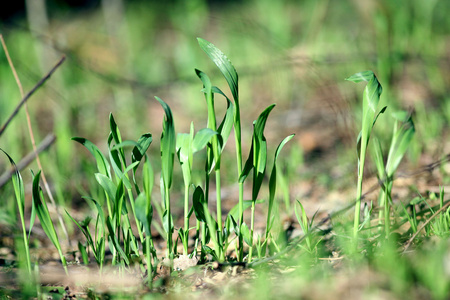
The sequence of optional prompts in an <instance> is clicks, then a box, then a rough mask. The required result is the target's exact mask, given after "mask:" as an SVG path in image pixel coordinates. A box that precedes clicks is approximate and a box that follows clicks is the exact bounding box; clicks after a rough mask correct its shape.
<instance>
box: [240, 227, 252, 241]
mask: <svg viewBox="0 0 450 300" xmlns="http://www.w3.org/2000/svg"><path fill="white" fill-rule="evenodd" d="M241 234H242V237H243V238H244V241H245V243H247V245H249V246H250V247H252V237H251V233H250V229H248V226H247V224H245V222H243V223H242V224H241Z"/></svg>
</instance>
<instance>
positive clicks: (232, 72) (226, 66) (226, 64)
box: [197, 38, 239, 101]
mask: <svg viewBox="0 0 450 300" xmlns="http://www.w3.org/2000/svg"><path fill="white" fill-rule="evenodd" d="M197 41H198V44H199V45H200V48H202V50H203V51H205V53H206V54H207V55H208V56H209V58H210V59H211V60H212V61H213V62H214V63H215V64H216V66H217V67H218V68H219V70H220V72H222V74H223V76H224V77H225V79H226V81H227V82H228V86H229V87H230V89H231V93H232V94H233V98H234V99H235V101H236V100H237V99H239V96H238V95H239V91H238V74H237V72H236V69H235V68H234V66H233V65H232V64H231V61H230V60H229V59H228V57H227V56H226V55H225V54H223V52H222V51H220V50H219V49H218V48H217V47H216V46H214V45H213V44H212V43H210V42H208V41H207V40H204V39H202V38H197Z"/></svg>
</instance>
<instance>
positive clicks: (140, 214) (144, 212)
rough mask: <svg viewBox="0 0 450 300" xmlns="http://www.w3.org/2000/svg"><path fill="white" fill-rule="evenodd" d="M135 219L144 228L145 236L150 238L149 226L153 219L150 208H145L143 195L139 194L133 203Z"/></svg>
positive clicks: (144, 196) (145, 200)
mask: <svg viewBox="0 0 450 300" xmlns="http://www.w3.org/2000/svg"><path fill="white" fill-rule="evenodd" d="M135 207H136V217H137V219H138V220H139V221H140V222H141V223H142V225H143V226H144V230H145V234H146V235H147V237H151V236H152V235H151V230H150V227H151V224H152V218H153V208H152V206H147V199H146V195H145V194H144V193H141V194H139V196H138V197H137V198H136V202H135Z"/></svg>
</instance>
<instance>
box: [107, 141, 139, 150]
mask: <svg viewBox="0 0 450 300" xmlns="http://www.w3.org/2000/svg"><path fill="white" fill-rule="evenodd" d="M137 144H138V143H137V142H135V141H123V142H121V143H120V144H115V145H114V146H113V147H112V148H111V150H119V149H123V148H125V147H131V146H133V147H135V146H137Z"/></svg>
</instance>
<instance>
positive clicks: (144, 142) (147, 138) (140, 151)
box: [131, 133, 153, 162]
mask: <svg viewBox="0 0 450 300" xmlns="http://www.w3.org/2000/svg"><path fill="white" fill-rule="evenodd" d="M152 141H153V137H152V134H151V133H146V134H143V135H141V137H140V138H139V139H138V141H137V145H136V146H135V147H134V148H133V151H132V152H131V153H132V154H133V156H132V161H133V162H135V161H141V160H142V158H143V157H144V155H145V153H146V152H147V150H148V148H149V147H150V144H151V143H152Z"/></svg>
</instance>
